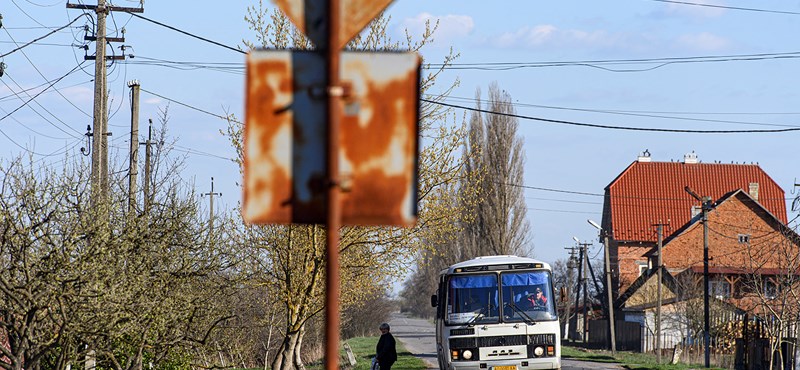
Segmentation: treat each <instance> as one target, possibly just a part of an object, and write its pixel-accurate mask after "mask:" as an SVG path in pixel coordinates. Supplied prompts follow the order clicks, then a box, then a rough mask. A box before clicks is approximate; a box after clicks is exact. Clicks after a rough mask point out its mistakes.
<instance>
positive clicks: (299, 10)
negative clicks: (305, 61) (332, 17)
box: [273, 0, 392, 49]
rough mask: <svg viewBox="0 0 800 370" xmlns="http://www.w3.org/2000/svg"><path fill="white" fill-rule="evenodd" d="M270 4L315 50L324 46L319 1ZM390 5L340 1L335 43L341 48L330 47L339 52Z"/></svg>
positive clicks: (382, 0)
mask: <svg viewBox="0 0 800 370" xmlns="http://www.w3.org/2000/svg"><path fill="white" fill-rule="evenodd" d="M273 2H274V3H275V5H276V6H277V7H278V8H279V9H280V10H281V11H283V13H284V14H286V16H287V17H289V19H290V20H291V21H292V23H293V24H294V25H295V26H297V28H298V29H299V30H300V31H302V32H303V34H305V35H306V36H307V37H308V38H309V39H310V40H311V41H312V42H313V43H314V45H316V46H317V48H325V47H327V45H326V44H327V43H328V37H327V35H326V34H325V29H326V28H325V26H326V24H327V21H328V20H327V19H328V18H327V17H328V13H327V10H326V9H325V7H324V6H325V4H324V3H323V2H321V1H319V0H273ZM391 3H392V0H340V1H339V9H340V10H339V14H340V17H341V18H342V19H340V20H339V30H338V31H339V38H338V40H339V43H340V44H341V45H334V47H335V48H336V49H341V48H343V47H344V46H345V45H347V43H348V42H350V40H351V39H352V38H353V37H355V36H356V35H357V34H358V33H359V32H361V30H363V29H364V27H366V26H367V24H369V22H370V21H372V19H373V18H375V17H376V16H377V15H378V14H380V12H382V11H383V10H384V9H386V7H387V6H389V4H391Z"/></svg>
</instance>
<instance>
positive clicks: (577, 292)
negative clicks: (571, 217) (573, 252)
mask: <svg viewBox="0 0 800 370" xmlns="http://www.w3.org/2000/svg"><path fill="white" fill-rule="evenodd" d="M577 262H578V278H577V279H576V280H575V320H573V322H572V323H573V325H572V327H573V329H572V330H573V332H574V333H575V335H576V336H577V335H578V305H580V303H581V279H582V278H583V250H582V249H579V248H578V261H577Z"/></svg>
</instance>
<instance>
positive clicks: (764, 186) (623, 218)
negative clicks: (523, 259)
mask: <svg viewBox="0 0 800 370" xmlns="http://www.w3.org/2000/svg"><path fill="white" fill-rule="evenodd" d="M750 183H758V184H759V189H758V200H759V203H761V205H762V206H763V207H764V208H766V209H767V210H768V211H769V212H770V213H772V214H773V216H775V217H776V218H777V219H778V220H780V221H781V222H782V223H784V224H785V223H786V220H787V218H786V200H785V198H784V197H785V195H784V191H783V189H781V187H780V186H778V184H777V183H775V181H773V180H772V178H770V177H769V175H767V174H766V172H764V170H762V169H761V167H759V166H758V165H754V164H722V163H683V162H638V161H636V162H633V163H632V164H631V165H630V166H628V168H626V169H625V171H623V172H622V173H621V174H620V175H619V176H617V178H616V179H614V181H612V182H611V184H609V185H608V186H607V187H606V192H605V195H606V198H605V205H604V207H603V221H604V225H603V227H604V228H607V227H608V224H607V223H608V221H609V220H610V221H611V230H612V237H613V238H614V239H615V240H618V241H643V242H656V241H657V240H658V235H657V234H656V227H655V226H653V224H656V223H659V222H662V223H669V226H665V227H664V238H665V239H666V238H667V236H669V235H670V234H671V233H672V232H673V231H675V230H677V229H679V228H680V227H681V226H683V225H684V224H686V223H687V222H689V221H690V220H691V216H692V206H699V205H700V202H699V201H697V200H695V199H694V198H693V197H692V196H691V195H689V193H687V192H686V191H685V190H684V188H685V187H686V186H689V187H690V188H691V189H692V190H693V191H694V192H695V193H696V194H697V195H699V196H701V197H703V196H710V197H711V198H712V199H713V200H714V201H716V200H718V199H719V198H720V197H722V196H723V195H725V194H726V193H729V192H731V191H734V190H737V189H742V190H744V191H745V192H749V187H750ZM609 203H610V204H609ZM609 211H610V215H609V214H608V212H609ZM609 216H610V218H609Z"/></svg>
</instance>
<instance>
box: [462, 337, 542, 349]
mask: <svg viewBox="0 0 800 370" xmlns="http://www.w3.org/2000/svg"><path fill="white" fill-rule="evenodd" d="M529 344H531V345H554V344H556V335H555V334H533V335H499V336H494V337H478V338H476V337H471V338H450V349H459V348H476V347H481V348H482V347H500V346H520V345H522V346H524V345H529Z"/></svg>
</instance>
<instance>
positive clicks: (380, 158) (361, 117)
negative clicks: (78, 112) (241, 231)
mask: <svg viewBox="0 0 800 370" xmlns="http://www.w3.org/2000/svg"><path fill="white" fill-rule="evenodd" d="M419 66H420V58H419V56H417V55H416V54H414V53H385V52H383V53H367V52H344V53H342V57H341V80H342V82H343V84H345V85H346V86H349V87H350V89H349V90H350V91H349V95H348V97H347V98H345V106H344V110H343V111H344V114H343V116H342V117H341V136H340V138H339V147H340V150H339V161H340V166H339V168H340V175H341V178H342V179H343V180H342V188H343V193H342V196H341V199H342V204H341V205H342V209H341V210H342V224H343V225H398V226H409V225H412V224H413V223H414V222H416V216H417V170H418V164H417V160H418V145H419V143H418V137H419V125H418V121H419V83H420V72H419ZM324 68H325V60H324V58H323V57H322V56H321V55H320V54H317V53H314V52H302V51H301V52H298V51H277V50H265V51H254V52H251V53H250V54H249V56H248V61H247V88H246V89H247V91H246V100H247V101H246V108H245V130H244V132H245V134H244V159H245V165H244V197H243V216H244V218H245V220H246V221H247V222H251V223H323V222H324V221H325V215H326V213H325V210H326V209H325V207H326V203H325V195H324V194H325V186H326V184H325V183H324V178H325V163H326V145H325V144H326V143H325V132H326V131H325V130H326V123H327V117H326V116H325V112H326V110H325V105H324V104H325V97H326V96H325V94H324V89H323V88H322V86H323V78H324V71H325V69H324Z"/></svg>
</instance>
